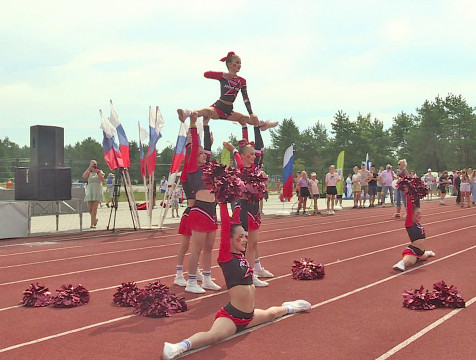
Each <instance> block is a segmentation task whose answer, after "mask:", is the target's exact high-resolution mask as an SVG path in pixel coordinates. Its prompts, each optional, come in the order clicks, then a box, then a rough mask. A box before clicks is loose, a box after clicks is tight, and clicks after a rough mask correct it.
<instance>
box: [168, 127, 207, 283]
mask: <svg viewBox="0 0 476 360" xmlns="http://www.w3.org/2000/svg"><path fill="white" fill-rule="evenodd" d="M209 121H210V119H207V118H204V119H203V132H204V139H203V145H204V151H205V154H206V155H207V161H208V160H210V157H211V148H212V137H211V134H210V127H209V126H208V122H209ZM190 148H191V143H188V144H187V146H186V153H185V160H184V164H183V171H182V174H181V175H180V182H181V183H182V187H183V190H184V192H185V196H186V197H187V208H186V209H185V211H184V212H183V214H182V218H181V219H180V225H179V230H178V233H179V234H181V235H182V239H181V242H180V248H179V252H178V254H177V274H176V275H175V279H174V284H175V285H179V286H187V281H186V280H185V278H184V276H183V261H184V257H185V253H186V252H187V251H188V248H189V245H190V237H191V236H192V229H190V226H189V222H188V216H189V214H190V209H191V208H192V207H193V205H194V203H195V191H194V189H193V187H192V184H191V183H190V181H188V175H187V174H188V173H187V166H188V161H189V156H190V150H191V149H190ZM196 276H197V281H203V274H202V273H201V271H200V269H199V266H198V265H197V273H196Z"/></svg>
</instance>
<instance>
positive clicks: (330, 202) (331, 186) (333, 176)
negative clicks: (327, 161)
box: [325, 165, 340, 215]
mask: <svg viewBox="0 0 476 360" xmlns="http://www.w3.org/2000/svg"><path fill="white" fill-rule="evenodd" d="M339 180H340V176H339V174H337V173H336V167H335V165H331V166H329V172H328V173H327V174H326V186H325V191H326V194H327V215H334V214H335V212H334V199H335V196H336V195H337V187H336V185H337V183H338V182H339Z"/></svg>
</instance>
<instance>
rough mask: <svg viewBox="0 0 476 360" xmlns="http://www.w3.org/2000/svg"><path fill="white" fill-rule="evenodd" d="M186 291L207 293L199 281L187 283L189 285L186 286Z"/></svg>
mask: <svg viewBox="0 0 476 360" xmlns="http://www.w3.org/2000/svg"><path fill="white" fill-rule="evenodd" d="M185 291H186V292H189V293H194V294H204V293H206V291H205V289H204V288H202V287H201V286H200V285H198V284H197V283H193V284H190V281H189V282H188V283H187V286H186V287H185Z"/></svg>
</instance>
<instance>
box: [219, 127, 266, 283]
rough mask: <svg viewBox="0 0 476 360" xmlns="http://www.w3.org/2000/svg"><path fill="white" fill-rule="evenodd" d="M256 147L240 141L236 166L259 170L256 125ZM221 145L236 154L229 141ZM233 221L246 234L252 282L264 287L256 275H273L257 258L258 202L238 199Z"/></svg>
mask: <svg viewBox="0 0 476 360" xmlns="http://www.w3.org/2000/svg"><path fill="white" fill-rule="evenodd" d="M254 133H255V141H256V144H255V146H256V148H255V147H253V145H252V144H250V143H248V142H247V140H245V141H244V142H243V141H242V142H241V146H240V147H239V151H238V152H239V155H240V159H241V161H237V166H238V168H239V169H240V170H241V171H242V172H243V171H249V172H255V171H256V172H259V171H261V170H260V169H259V168H260V167H261V165H262V160H263V149H264V144H263V139H262V137H261V132H260V128H259V127H258V126H255V127H254ZM243 137H244V138H245V139H247V138H248V134H247V131H245V130H244V129H243ZM223 146H224V147H225V148H226V149H227V150H229V151H231V152H233V153H234V154H236V152H237V151H236V149H235V147H234V146H233V145H231V144H229V143H223ZM233 221H234V222H235V223H241V224H242V226H243V228H244V229H245V232H246V234H247V236H248V246H247V248H246V258H247V259H248V261H249V262H250V264H254V268H255V271H254V277H253V284H254V285H255V286H257V287H266V286H268V283H267V282H266V281H262V280H260V279H259V278H258V277H265V278H271V277H273V276H274V275H273V274H272V273H271V272H269V271H268V270H266V269H265V268H264V267H263V266H262V265H261V262H260V260H259V254H258V230H259V228H260V224H261V214H260V210H259V202H258V201H253V202H248V200H247V199H246V198H245V197H243V198H242V199H240V201H239V205H237V206H236V207H235V209H234V211H233Z"/></svg>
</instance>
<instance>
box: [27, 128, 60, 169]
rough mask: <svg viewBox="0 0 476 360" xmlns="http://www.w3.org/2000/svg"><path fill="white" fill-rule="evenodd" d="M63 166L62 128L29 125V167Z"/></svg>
mask: <svg viewBox="0 0 476 360" xmlns="http://www.w3.org/2000/svg"><path fill="white" fill-rule="evenodd" d="M62 166H64V129H63V128H61V127H57V126H43V125H35V126H30V167H32V168H33V167H49V168H53V167H62Z"/></svg>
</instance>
